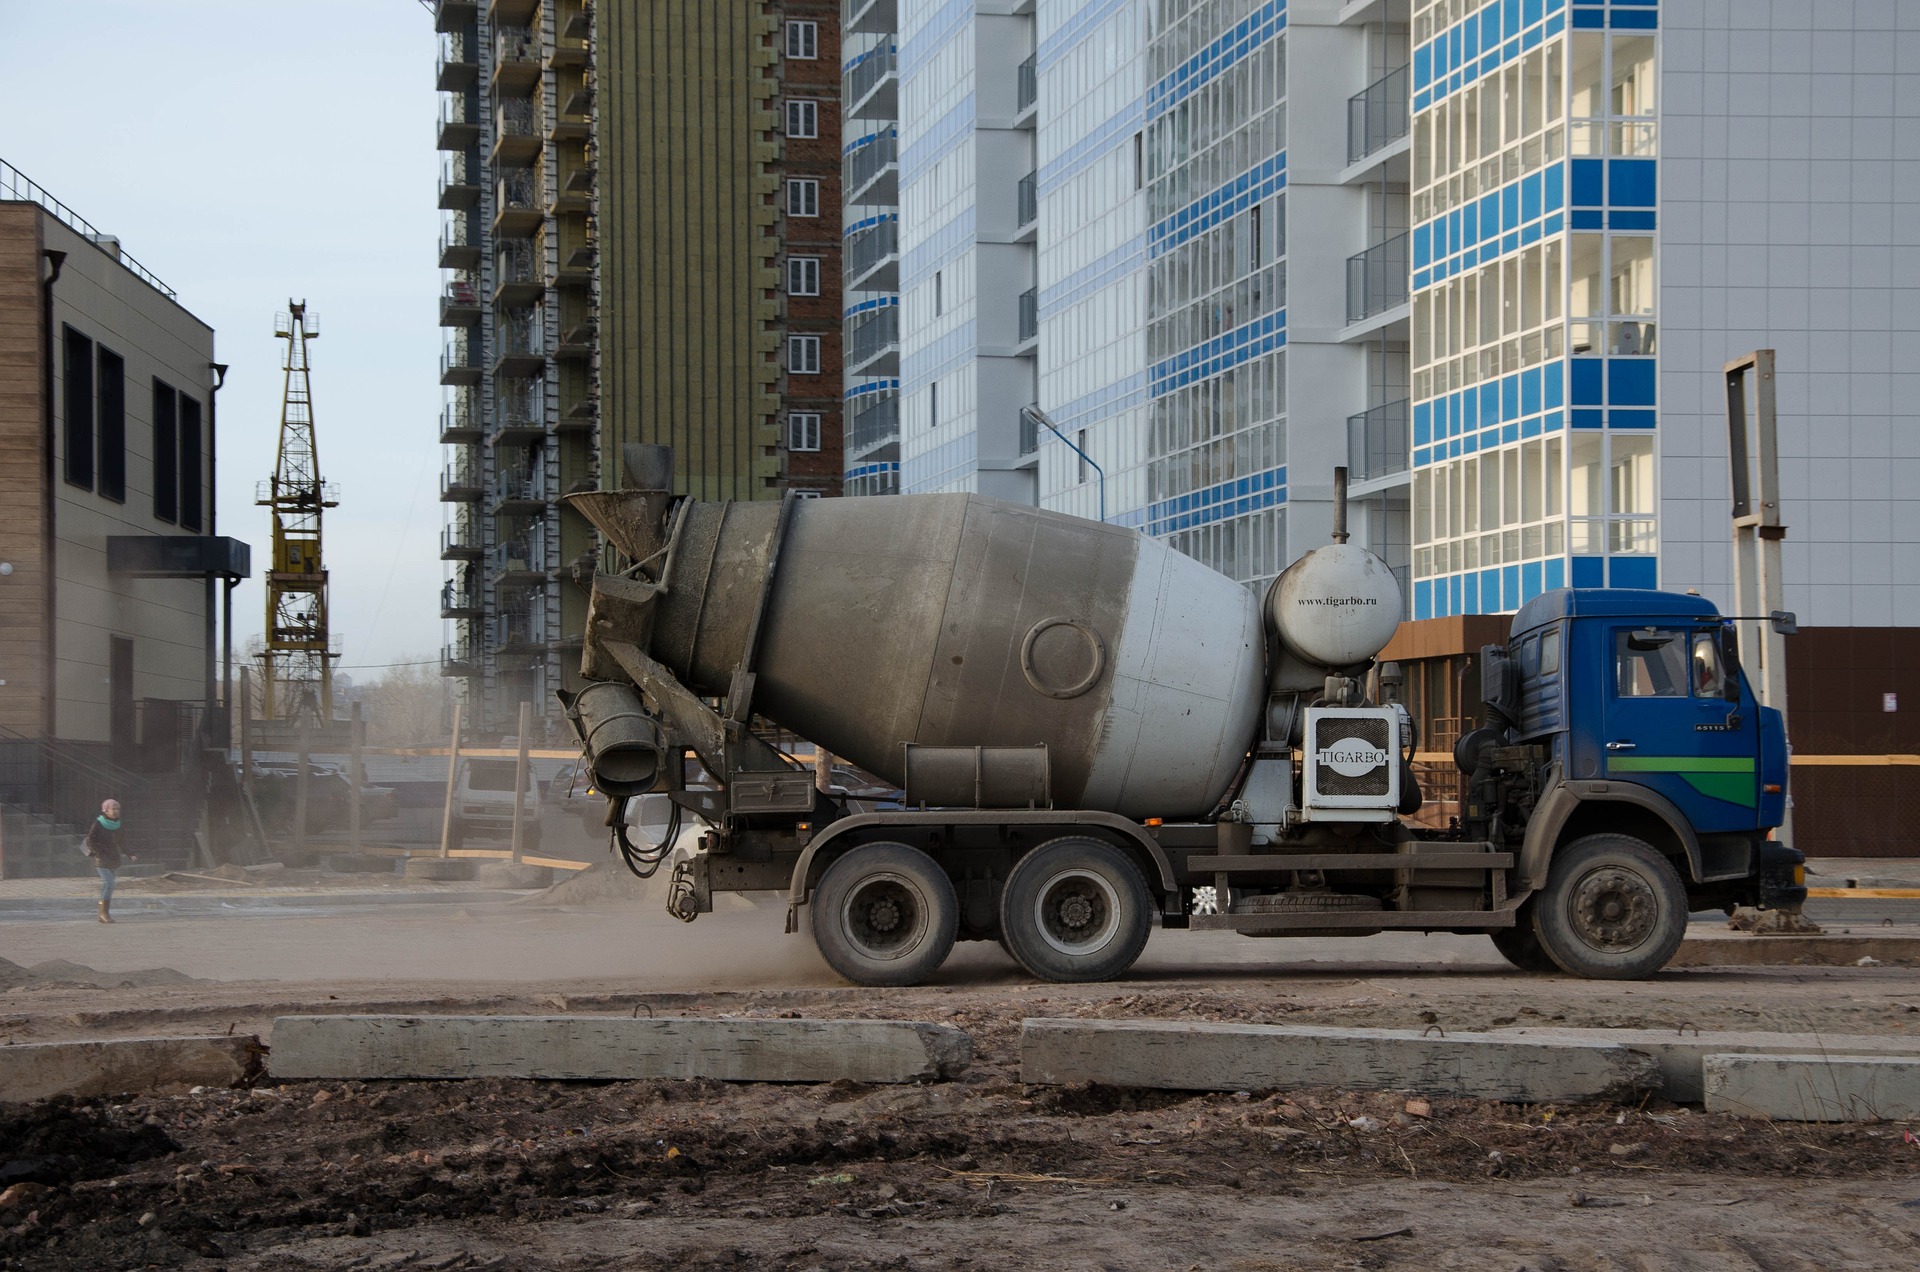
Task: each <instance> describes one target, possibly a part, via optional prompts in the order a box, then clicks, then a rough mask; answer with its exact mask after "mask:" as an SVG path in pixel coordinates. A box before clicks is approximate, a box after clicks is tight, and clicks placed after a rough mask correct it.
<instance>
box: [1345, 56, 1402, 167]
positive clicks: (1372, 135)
mask: <svg viewBox="0 0 1920 1272" xmlns="http://www.w3.org/2000/svg"><path fill="white" fill-rule="evenodd" d="M1411 118H1412V117H1411V116H1410V115H1409V114H1408V113H1407V68H1406V67H1404V66H1402V67H1400V68H1398V69H1397V70H1392V71H1388V72H1387V73H1386V74H1385V75H1383V76H1381V77H1380V78H1379V79H1377V80H1375V81H1374V82H1373V83H1371V84H1369V85H1367V87H1366V88H1364V89H1362V90H1361V91H1360V92H1358V93H1355V94H1354V95H1353V96H1352V97H1350V98H1348V99H1347V162H1348V163H1349V164H1354V163H1359V162H1360V161H1361V160H1362V159H1365V158H1366V157H1367V156H1368V155H1370V154H1372V153H1373V152H1374V151H1376V150H1380V149H1382V148H1384V147H1385V146H1387V145H1388V144H1390V143H1392V142H1395V141H1398V140H1399V139H1400V138H1402V137H1404V136H1406V135H1407V130H1408V128H1409V127H1411Z"/></svg>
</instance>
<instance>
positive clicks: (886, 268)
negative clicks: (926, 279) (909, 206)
mask: <svg viewBox="0 0 1920 1272" xmlns="http://www.w3.org/2000/svg"><path fill="white" fill-rule="evenodd" d="M845 252H846V263H847V264H846V269H847V284H846V285H847V290H848V291H877V292H890V291H894V290H897V289H898V287H899V285H900V282H899V280H900V222H899V221H897V220H894V219H892V218H889V219H887V220H884V221H881V222H880V223H879V224H877V225H873V226H870V227H868V228H867V229H865V230H862V231H861V232H860V233H858V234H856V235H854V236H853V237H852V238H850V239H848V240H847V242H846V248H845Z"/></svg>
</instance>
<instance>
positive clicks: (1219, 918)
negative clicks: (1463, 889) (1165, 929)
mask: <svg viewBox="0 0 1920 1272" xmlns="http://www.w3.org/2000/svg"><path fill="white" fill-rule="evenodd" d="M1188 923H1189V925H1190V927H1191V928H1192V930H1193V931H1196V932H1240V933H1243V934H1246V935H1249V936H1253V935H1265V934H1269V933H1282V932H1330V931H1340V930H1342V929H1347V930H1351V929H1359V930H1361V931H1372V930H1383V931H1384V930H1387V929H1398V930H1402V931H1404V930H1407V929H1413V930H1415V931H1421V930H1426V929H1431V930H1434V931H1444V930H1448V929H1452V928H1480V929H1492V928H1508V927H1512V926H1513V911H1512V910H1347V911H1320V912H1318V913H1315V912H1312V911H1306V912H1302V911H1294V912H1293V913H1290V914H1196V915H1194V916H1193V917H1192V918H1191V919H1190V920H1188Z"/></svg>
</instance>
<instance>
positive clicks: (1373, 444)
mask: <svg viewBox="0 0 1920 1272" xmlns="http://www.w3.org/2000/svg"><path fill="white" fill-rule="evenodd" d="M1347 468H1348V469H1349V471H1350V472H1351V474H1352V477H1353V479H1354V480H1355V481H1369V480H1371V479H1373V478H1375V477H1386V476H1390V475H1392V474H1394V473H1404V472H1406V471H1407V399H1406V398H1401V399H1400V400H1399V401H1398V402H1386V403H1383V404H1382V405H1380V406H1376V407H1372V408H1370V409H1368V410H1365V411H1362V412H1360V414H1358V415H1349V416H1348V417H1347Z"/></svg>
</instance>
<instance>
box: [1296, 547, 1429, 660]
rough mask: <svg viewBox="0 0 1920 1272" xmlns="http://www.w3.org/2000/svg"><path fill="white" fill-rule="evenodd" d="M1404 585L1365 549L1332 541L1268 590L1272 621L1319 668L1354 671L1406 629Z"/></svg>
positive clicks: (1301, 560) (1311, 553)
mask: <svg viewBox="0 0 1920 1272" xmlns="http://www.w3.org/2000/svg"><path fill="white" fill-rule="evenodd" d="M1400 611H1401V596H1400V581H1399V580H1398V579H1396V578H1394V576H1393V571H1392V570H1391V569H1389V568H1388V566H1387V563H1386V562H1385V561H1382V560H1381V559H1380V558H1379V557H1377V556H1375V555H1374V554H1373V553H1371V552H1369V551H1367V550H1366V549H1365V548H1362V547H1359V546H1357V545H1355V544H1351V543H1329V544H1326V545H1324V546H1322V547H1318V548H1315V549H1314V550H1313V551H1311V552H1309V553H1307V554H1306V555H1305V556H1303V557H1301V558H1300V559H1299V560H1298V561H1295V562H1294V563H1293V564H1292V565H1290V566H1288V567H1287V568H1286V570H1285V571H1284V572H1283V573H1282V574H1281V575H1280V577H1279V578H1277V579H1275V580H1274V581H1273V586H1272V587H1271V588H1269V589H1268V590H1267V621H1268V622H1270V623H1272V624H1273V630H1274V633H1275V634H1276V635H1278V636H1279V637H1280V639H1281V641H1282V642H1283V643H1284V644H1285V645H1286V646H1287V648H1288V649H1290V650H1292V651H1293V652H1294V653H1295V654H1298V655H1299V656H1300V657H1302V658H1304V659H1306V660H1307V661H1308V662H1310V663H1313V664H1315V665H1316V666H1320V667H1326V668H1329V669H1333V668H1346V667H1352V666H1355V665H1356V664H1359V663H1364V662H1366V661H1367V660H1368V659H1369V658H1372V657H1373V656H1374V655H1375V654H1377V653H1379V652H1380V651H1381V650H1383V649H1385V648H1386V647H1387V642H1388V641H1390V640H1392V639H1393V633H1394V629H1395V628H1396V627H1398V626H1399V625H1400Z"/></svg>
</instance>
